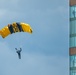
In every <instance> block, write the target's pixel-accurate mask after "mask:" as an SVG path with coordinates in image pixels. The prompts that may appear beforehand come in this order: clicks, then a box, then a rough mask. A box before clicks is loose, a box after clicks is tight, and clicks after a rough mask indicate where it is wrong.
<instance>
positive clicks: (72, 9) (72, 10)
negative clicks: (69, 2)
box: [70, 6, 75, 18]
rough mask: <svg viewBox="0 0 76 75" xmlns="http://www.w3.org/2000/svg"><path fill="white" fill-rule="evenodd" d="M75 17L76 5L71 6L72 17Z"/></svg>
mask: <svg viewBox="0 0 76 75" xmlns="http://www.w3.org/2000/svg"><path fill="white" fill-rule="evenodd" d="M74 17H75V9H74V6H72V7H70V18H74Z"/></svg>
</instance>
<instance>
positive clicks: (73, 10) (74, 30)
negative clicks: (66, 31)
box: [69, 0, 76, 75]
mask: <svg viewBox="0 0 76 75" xmlns="http://www.w3.org/2000/svg"><path fill="white" fill-rule="evenodd" d="M69 6H70V7H69V12H70V13H69V15H70V17H69V18H70V19H69V20H70V23H69V24H70V37H69V40H70V41H69V45H70V46H69V55H70V63H69V65H70V71H69V72H70V75H76V0H70V1H69Z"/></svg>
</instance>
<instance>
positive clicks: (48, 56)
mask: <svg viewBox="0 0 76 75" xmlns="http://www.w3.org/2000/svg"><path fill="white" fill-rule="evenodd" d="M68 9H69V2H68V0H0V29H2V28H3V27H4V26H6V25H8V24H9V23H10V24H11V23H13V22H25V23H28V24H30V26H31V27H32V29H33V33H32V34H29V33H22V32H21V33H15V34H12V35H9V36H8V37H6V38H5V39H3V38H2V37H1V36H0V75H68V74H69V43H68V42H69V41H68V40H69V39H68V38H69V37H68V35H69V17H68ZM20 47H22V52H21V54H22V58H21V59H18V56H17V53H16V51H15V48H18V49H19V48H20Z"/></svg>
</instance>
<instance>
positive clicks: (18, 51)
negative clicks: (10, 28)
mask: <svg viewBox="0 0 76 75" xmlns="http://www.w3.org/2000/svg"><path fill="white" fill-rule="evenodd" d="M16 50H17V49H16ZM21 51H22V49H21V48H20V50H17V51H16V52H17V53H18V56H19V59H21V54H20V52H21Z"/></svg>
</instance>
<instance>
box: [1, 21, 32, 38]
mask: <svg viewBox="0 0 76 75" xmlns="http://www.w3.org/2000/svg"><path fill="white" fill-rule="evenodd" d="M16 32H28V33H32V28H31V27H30V25H29V24H27V23H23V22H20V23H18V22H13V23H12V24H8V25H7V26H5V27H4V28H2V29H1V30H0V35H1V36H2V38H5V37H7V36H8V35H10V34H12V33H16Z"/></svg>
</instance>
